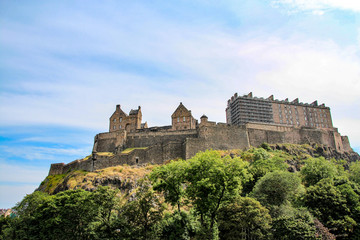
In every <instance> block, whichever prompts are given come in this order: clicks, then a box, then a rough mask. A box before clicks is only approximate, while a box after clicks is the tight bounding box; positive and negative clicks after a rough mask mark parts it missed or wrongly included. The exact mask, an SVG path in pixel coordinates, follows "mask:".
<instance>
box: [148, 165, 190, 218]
mask: <svg viewBox="0 0 360 240" xmlns="http://www.w3.org/2000/svg"><path fill="white" fill-rule="evenodd" d="M187 167H188V164H187V162H186V161H183V160H179V161H171V162H170V163H169V164H165V165H162V166H160V167H157V168H155V169H154V170H153V171H152V172H151V174H150V179H151V180H152V183H153V188H154V190H155V191H160V192H163V194H164V198H165V201H166V202H168V203H170V204H171V205H172V206H177V208H178V212H179V213H180V207H181V201H182V198H183V197H184V195H185V189H184V182H185V173H186V169H187Z"/></svg>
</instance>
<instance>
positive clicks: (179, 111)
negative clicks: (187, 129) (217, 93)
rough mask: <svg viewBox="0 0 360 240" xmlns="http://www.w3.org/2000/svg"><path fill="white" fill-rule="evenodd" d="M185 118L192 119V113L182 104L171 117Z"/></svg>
mask: <svg viewBox="0 0 360 240" xmlns="http://www.w3.org/2000/svg"><path fill="white" fill-rule="evenodd" d="M177 116H184V117H190V116H191V117H192V115H191V111H189V110H188V109H187V108H186V107H185V106H184V105H183V104H182V102H180V104H179V106H178V107H177V108H176V110H175V112H174V113H173V114H172V115H171V117H172V118H173V117H177Z"/></svg>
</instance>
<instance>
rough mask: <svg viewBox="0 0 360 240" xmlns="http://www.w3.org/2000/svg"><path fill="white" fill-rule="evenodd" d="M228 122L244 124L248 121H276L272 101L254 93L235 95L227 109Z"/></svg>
mask: <svg viewBox="0 0 360 240" xmlns="http://www.w3.org/2000/svg"><path fill="white" fill-rule="evenodd" d="M226 115H227V123H229V124H236V125H240V124H244V123H248V122H260V123H274V120H273V111H272V102H271V101H270V100H269V99H263V98H256V97H252V95H250V94H249V95H244V96H237V95H235V96H234V97H233V98H232V99H231V100H229V102H228V107H227V109H226Z"/></svg>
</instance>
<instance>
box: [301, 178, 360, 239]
mask: <svg viewBox="0 0 360 240" xmlns="http://www.w3.org/2000/svg"><path fill="white" fill-rule="evenodd" d="M336 181H338V182H337V183H336V182H334V179H322V180H320V181H319V182H318V183H317V184H315V185H314V186H310V187H309V188H308V189H307V192H306V195H305V197H304V202H305V204H306V206H307V207H308V208H309V209H310V211H311V212H312V213H313V214H314V216H315V217H317V218H318V219H319V220H320V222H322V223H324V225H325V226H326V227H328V228H329V229H330V231H331V232H332V233H334V234H335V235H337V239H346V238H347V237H348V236H349V235H352V234H353V232H354V230H355V229H356V225H357V221H358V219H359V213H360V211H359V210H360V205H359V192H358V186H357V185H356V184H353V183H351V182H347V181H346V179H340V180H339V179H337V180H336ZM356 220H357V221H356Z"/></svg>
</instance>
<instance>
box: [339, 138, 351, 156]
mask: <svg viewBox="0 0 360 240" xmlns="http://www.w3.org/2000/svg"><path fill="white" fill-rule="evenodd" d="M341 141H342V144H343V147H344V151H345V152H352V151H353V150H352V148H351V146H350V141H349V138H348V136H341Z"/></svg>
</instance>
